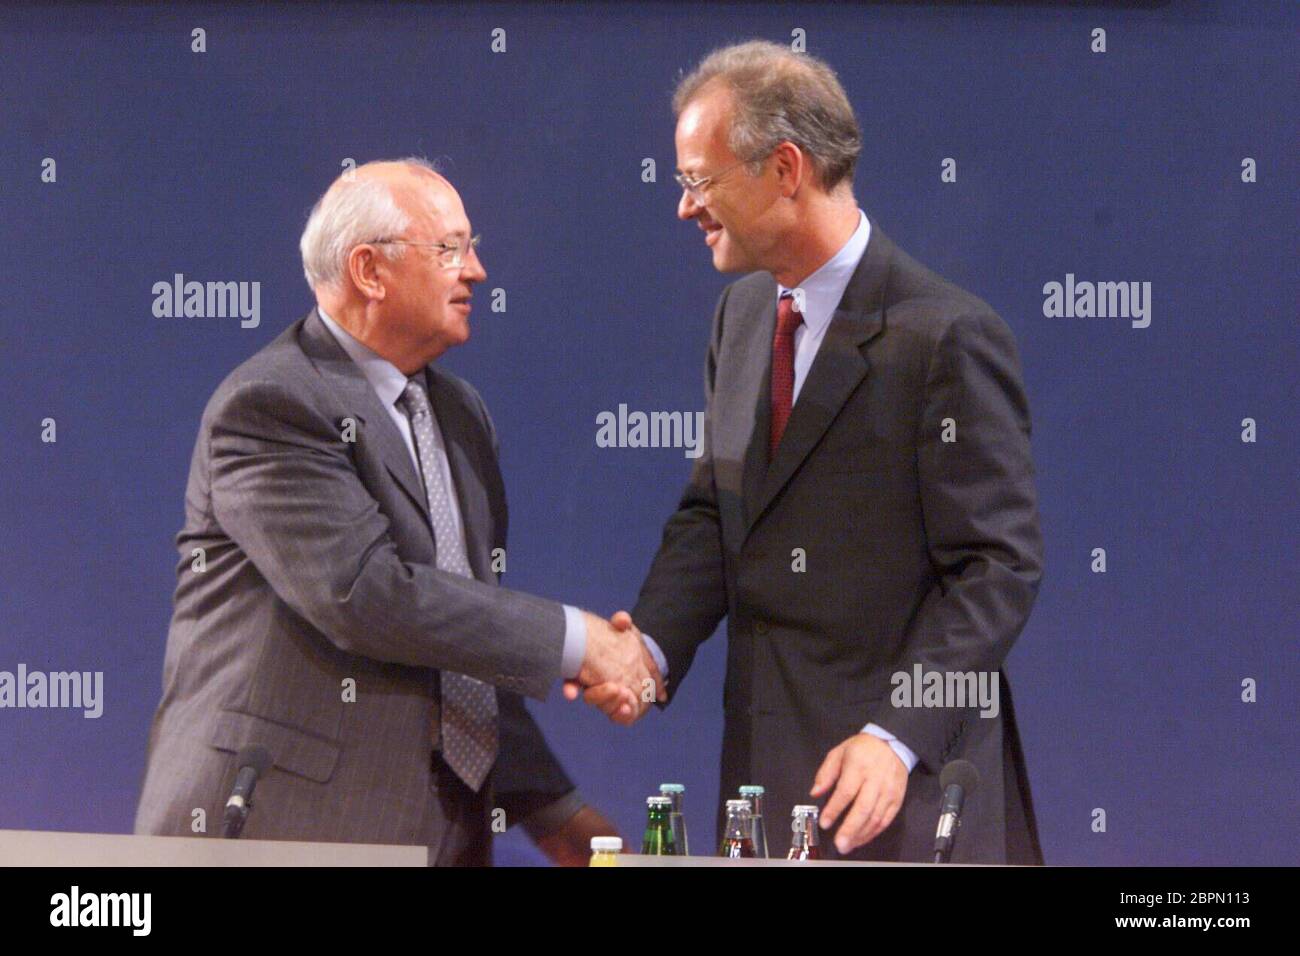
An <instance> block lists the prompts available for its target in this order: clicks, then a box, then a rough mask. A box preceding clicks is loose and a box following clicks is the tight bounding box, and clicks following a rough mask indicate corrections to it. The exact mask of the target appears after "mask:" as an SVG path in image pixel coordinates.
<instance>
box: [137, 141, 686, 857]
mask: <svg viewBox="0 0 1300 956" xmlns="http://www.w3.org/2000/svg"><path fill="white" fill-rule="evenodd" d="M477 245H478V237H477V236H474V235H473V234H472V232H471V229H470V223H469V219H468V217H467V216H466V213H465V209H464V206H463V205H462V203H461V200H460V196H459V195H458V194H457V193H456V190H455V189H454V188H452V185H451V184H450V183H449V182H448V181H447V180H446V179H445V178H443V177H442V176H441V175H439V174H438V173H437V172H436V171H435V170H434V169H433V168H432V167H431V166H429V165H428V164H427V163H425V162H423V161H420V160H404V161H398V162H381V163H371V164H367V165H365V166H362V167H360V168H358V169H356V170H355V171H354V172H349V173H345V174H344V175H343V176H341V177H340V178H339V179H338V180H337V181H336V182H335V183H334V184H333V185H332V186H331V187H330V188H329V190H328V191H327V192H326V193H325V195H324V196H323V197H322V198H321V200H320V201H319V202H318V203H317V204H316V207H315V208H314V209H313V210H312V213H311V215H310V217H309V219H308V222H307V226H306V229H305V230H304V232H303V235H302V243H301V246H302V257H303V268H304V272H305V274H306V277H307V281H308V283H309V284H310V285H311V287H312V290H313V291H314V293H315V296H316V303H317V305H316V308H315V309H313V310H312V311H311V313H310V314H309V315H307V316H306V317H305V318H303V319H301V320H299V321H298V322H296V323H294V324H293V325H292V326H290V327H289V328H288V329H286V330H285V331H284V332H283V333H282V334H281V335H280V336H279V337H278V338H277V339H275V341H273V342H271V343H270V344H269V345H268V346H266V347H265V348H264V349H262V350H261V351H260V352H258V353H257V354H256V355H254V356H253V357H252V358H250V359H248V360H247V361H246V362H244V364H242V365H241V366H239V368H237V369H236V370H235V371H234V372H232V373H231V374H230V375H229V376H228V377H227V378H226V380H225V381H224V382H222V384H221V385H220V386H219V387H218V388H217V390H216V393H215V394H214V395H213V397H212V399H211V400H210V401H209V403H208V406H207V408H206V410H205V411H204V414H203V419H202V422H201V423H200V426H199V436H198V441H197V442H196V444H195V448H194V455H193V460H192V462H191V468H190V477H189V484H188V487H187V488H186V494H185V525H184V527H183V529H182V530H181V532H180V534H179V536H178V538H177V545H178V547H179V549H180V564H179V567H178V580H177V585H176V593H175V611H174V614H173V617H172V622H171V629H170V631H169V633H168V638H167V650H166V657H165V660H164V665H163V697H162V701H161V703H160V704H159V707H158V710H157V713H156V714H155V717H154V721H153V725H152V728H151V732H150V737H149V752H148V759H147V767H146V772H145V779H144V785H143V791H142V794H141V797H140V804H139V808H138V810H137V815H136V832H139V833H155V834H175V835H193V834H195V833H206V832H212V831H214V830H215V829H216V826H217V821H218V820H219V819H220V817H221V814H222V812H223V807H224V805H225V800H226V797H227V795H228V794H229V793H230V791H231V786H232V783H233V782H234V780H235V777H236V773H237V771H238V769H239V768H238V766H237V756H236V755H237V754H239V753H240V752H241V751H242V750H243V749H244V748H246V747H250V746H252V745H260V746H261V747H263V748H265V749H266V750H267V751H269V753H270V757H271V766H270V768H269V770H268V771H267V772H266V773H265V774H264V775H263V779H262V780H261V782H259V783H258V784H257V789H256V798H257V799H256V809H254V810H253V812H252V814H251V817H250V818H249V820H248V824H247V827H246V829H245V831H244V833H245V835H247V836H249V837H252V838H262V839H281V840H322V841H344V842H364V843H406V844H422V845H427V846H428V848H429V862H430V863H431V864H439V865H465V864H486V863H489V862H490V861H491V836H492V833H493V832H494V831H496V830H497V829H499V828H500V825H502V824H504V825H505V826H510V825H513V824H515V823H523V824H524V825H525V827H526V828H527V829H528V830H529V831H530V833H531V835H533V837H534V838H535V839H536V840H537V841H538V844H539V846H541V847H542V848H543V850H545V851H546V852H547V853H548V855H550V856H551V858H552V859H554V860H556V861H558V862H563V863H570V864H573V863H585V862H586V860H587V856H588V850H587V848H588V845H589V841H590V837H591V836H593V835H599V834H607V833H613V832H615V831H614V829H613V826H612V824H610V822H609V821H608V820H607V819H605V818H604V817H603V816H602V815H601V814H600V813H598V812H597V811H595V810H594V809H592V808H590V807H587V806H585V805H584V804H583V801H582V800H581V799H580V798H579V797H578V795H577V792H576V791H575V789H574V787H573V784H572V783H571V782H570V781H569V779H568V778H567V776H566V775H565V773H564V770H563V769H562V768H561V766H560V764H559V762H558V761H557V760H556V759H555V757H554V756H553V755H552V754H551V752H550V749H549V748H548V747H547V745H546V741H545V740H544V739H543V737H542V735H541V732H540V730H539V729H538V727H537V725H536V724H535V723H534V722H533V720H532V718H531V716H530V715H529V714H528V711H527V710H526V709H525V707H524V703H523V700H522V697H521V696H520V695H521V694H527V695H529V696H531V697H535V698H537V699H539V700H540V699H544V698H545V697H546V695H547V692H548V690H549V688H550V687H552V686H553V685H554V684H555V683H556V682H557V680H558V679H562V678H563V679H568V680H571V681H573V682H575V684H577V685H590V684H593V683H604V682H610V683H612V685H613V686H615V687H617V688H618V691H617V692H616V693H617V702H616V703H615V704H614V705H613V706H612V707H611V708H610V709H611V711H612V712H613V715H614V717H615V719H622V720H631V719H635V717H636V716H639V713H640V711H641V710H643V709H644V708H645V707H646V706H648V703H649V700H648V699H653V698H654V696H655V694H656V693H659V694H660V695H662V693H663V689H662V684H661V683H660V681H659V676H658V674H657V672H656V670H655V665H654V663H653V661H652V660H651V659H650V657H649V655H648V654H647V652H646V648H645V646H644V644H643V643H642V642H641V641H640V639H639V635H638V634H637V633H636V632H635V630H629V629H627V628H626V626H624V627H621V628H620V629H618V630H616V629H614V628H613V627H612V626H611V625H610V624H609V622H608V621H604V620H602V619H600V618H598V617H596V616H595V615H592V614H589V613H587V612H584V611H579V610H578V609H576V608H574V607H570V606H567V605H561V604H558V603H556V602H554V601H549V600H544V599H542V598H538V597H533V596H531V595H527V594H522V593H519V592H516V591H509V590H505V589H503V588H501V587H499V586H498V573H497V572H498V569H499V567H500V565H499V564H498V563H497V562H498V561H499V559H500V557H501V556H502V555H503V554H504V552H505V546H506V499H505V488H504V486H503V483H502V479H501V473H500V471H499V469H498V467H497V443H496V433H495V430H494V429H493V425H492V420H491V418H490V417H489V416H488V413H487V409H486V408H485V407H484V405H483V401H482V399H480V398H479V395H478V393H477V392H476V391H475V390H474V389H473V388H472V387H471V386H470V385H469V384H468V383H466V382H464V381H462V380H461V379H459V378H457V377H456V376H455V375H452V374H451V373H450V372H448V371H446V370H445V369H442V368H441V367H439V365H438V364H437V363H436V362H435V360H436V359H437V358H438V357H439V356H440V355H442V353H443V352H445V351H446V350H447V349H449V348H452V347H454V346H457V345H460V344H462V343H463V342H465V341H466V340H467V339H468V338H469V316H470V312H471V309H472V306H471V299H472V293H473V289H474V286H475V285H476V284H478V283H479V282H481V281H483V280H484V279H485V278H486V273H485V272H484V269H483V265H482V263H481V262H480V261H479V258H478V252H477V248H476V247H477ZM647 690H648V691H649V693H648V694H647ZM647 698H648V699H647ZM620 707H621V708H624V709H623V711H622V712H621V713H620V711H619V708H620Z"/></svg>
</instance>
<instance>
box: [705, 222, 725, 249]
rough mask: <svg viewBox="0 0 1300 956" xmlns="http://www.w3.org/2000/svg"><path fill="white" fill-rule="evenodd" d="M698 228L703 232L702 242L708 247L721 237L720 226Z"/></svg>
mask: <svg viewBox="0 0 1300 956" xmlns="http://www.w3.org/2000/svg"><path fill="white" fill-rule="evenodd" d="M700 228H701V229H703V230H704V242H705V244H706V245H709V246H712V245H713V244H714V243H715V242H717V241H718V237H719V236H720V235H722V227H721V226H701V227H700Z"/></svg>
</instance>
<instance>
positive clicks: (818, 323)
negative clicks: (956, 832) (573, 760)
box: [645, 209, 919, 773]
mask: <svg viewBox="0 0 1300 956" xmlns="http://www.w3.org/2000/svg"><path fill="white" fill-rule="evenodd" d="M870 239H871V222H870V220H868V219H867V214H866V213H865V212H863V211H862V210H861V209H859V210H858V228H857V229H855V230H854V231H853V235H851V236H849V241H848V242H846V243H845V244H844V245H843V246H841V247H840V250H839V252H837V253H835V255H833V256H831V257H830V258H829V259H828V260H826V262H825V263H824V264H823V265H822V267H821V268H820V269H818V270H817V271H816V272H814V273H813V274H812V275H810V276H809V277H808V278H807V279H804V281H803V282H801V283H799V285H798V286H797V287H796V288H798V289H801V290H803V323H802V324H801V325H800V326H799V328H798V329H797V330H796V331H795V333H794V402H795V403H796V404H797V403H798V401H799V392H800V390H801V389H802V388H803V383H804V381H805V380H806V379H807V378H808V370H809V369H811V368H812V364H813V360H814V359H815V358H817V351H818V349H820V348H821V345H822V340H823V339H824V338H826V330H827V329H828V328H830V325H831V319H832V318H834V316H835V309H836V308H837V307H838V306H839V304H840V300H841V299H843V298H844V290H845V289H846V288H848V285H849V279H851V278H853V273H854V272H855V271H856V270H857V268H858V263H859V262H861V261H862V256H863V255H864V254H865V253H866V251H867V242H868V241H870ZM790 291H793V290H792V289H787V288H786V287H785V286H783V285H781V284H780V283H777V288H776V294H777V298H778V299H780V297H781V296H782V295H784V294H785V293H786V292H790ZM645 639H646V645H647V646H648V647H649V648H650V654H651V656H653V657H654V659H655V663H656V664H658V665H659V671H660V673H661V674H663V676H664V678H665V679H667V677H668V664H667V662H666V661H665V660H664V656H663V651H662V650H660V648H659V645H658V644H656V643H655V642H654V641H653V640H652V639H651V638H650V635H648V634H647V635H646V636H645ZM862 732H863V733H865V734H871V735H872V736H874V737H879V738H880V739H881V740H883V741H885V742H886V743H888V744H889V747H890V749H891V750H893V751H894V753H895V754H896V755H897V756H898V759H899V760H901V761H903V765H904V766H905V767H907V772H908V773H911V772H912V770H913V769H915V767H916V765H917V763H918V762H919V761H918V758H917V756H916V754H915V753H913V752H912V750H911V748H910V747H908V746H907V745H906V744H905V743H903V742H902V741H901V740H899V739H898V738H897V737H895V736H894V735H893V734H891V733H890V732H889V731H887V730H885V728H883V727H881V726H879V725H877V724H867V725H866V726H865V727H863V728H862Z"/></svg>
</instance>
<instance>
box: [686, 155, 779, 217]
mask: <svg viewBox="0 0 1300 956" xmlns="http://www.w3.org/2000/svg"><path fill="white" fill-rule="evenodd" d="M772 149H776V147H775V146H773V147H772ZM772 149H769V150H765V151H764V152H762V153H759V154H758V155H757V156H751V157H749V159H742V160H741V161H740V162H738V163H732V164H731V165H730V166H728V167H727V168H726V169H720V170H718V171H717V172H716V173H713V174H712V175H710V176H701V177H699V178H696V177H694V176H687V175H686V174H685V173H673V179H675V180H677V185H678V186H681V187H682V189H685V190H686V191H687V192H688V193H690V196H691V199H693V200H695V201H696V202H697V203H700V204H703V203H704V193H705V190H707V189H708V188H709V186H710V185H712V184H713V182H714V180H716V179H718V178H719V177H720V176H725V175H726V174H727V173H729V172H731V171H732V170H733V169H735V168H736V167H737V166H744V165H746V164H747V163H752V162H755V161H757V160H760V159H765V158H766V157H767V156H769V155H770V154H771V152H772Z"/></svg>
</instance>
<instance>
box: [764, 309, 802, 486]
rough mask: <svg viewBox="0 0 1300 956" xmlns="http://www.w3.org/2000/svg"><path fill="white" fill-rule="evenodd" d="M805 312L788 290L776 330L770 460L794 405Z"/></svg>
mask: <svg viewBox="0 0 1300 956" xmlns="http://www.w3.org/2000/svg"><path fill="white" fill-rule="evenodd" d="M801 322H803V316H802V315H800V314H799V313H798V312H796V311H795V310H794V297H793V296H792V295H791V294H790V293H789V292H787V293H786V294H785V295H783V296H781V299H780V301H779V302H778V303H777V306H776V334H775V335H773V336H772V430H771V432H770V435H769V443H768V449H767V452H768V461H771V460H772V459H773V458H775V457H776V448H777V446H778V445H779V444H781V436H782V435H783V434H785V424H786V422H788V421H789V420H790V409H791V408H792V407H793V406H794V333H795V331H796V330H797V329H798V328H799V324H800V323H801Z"/></svg>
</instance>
